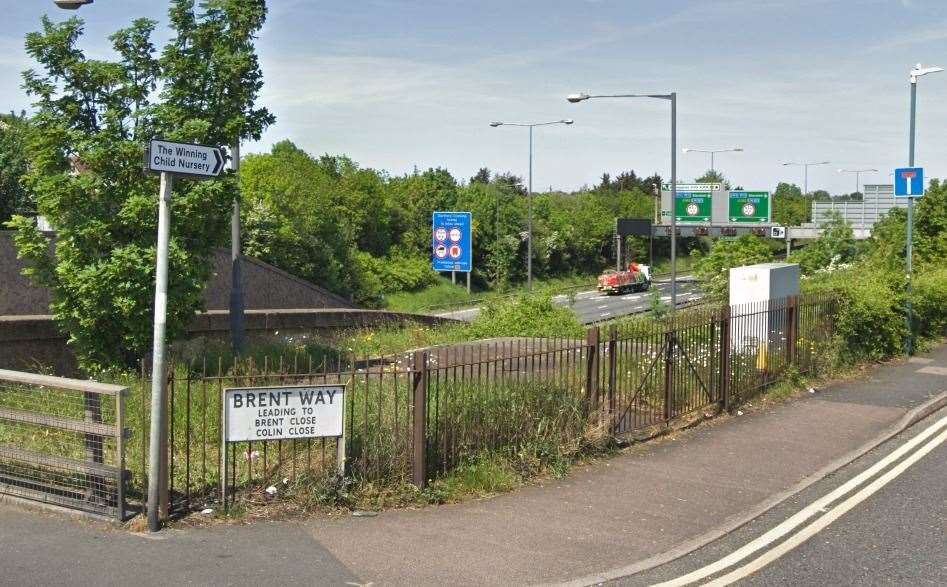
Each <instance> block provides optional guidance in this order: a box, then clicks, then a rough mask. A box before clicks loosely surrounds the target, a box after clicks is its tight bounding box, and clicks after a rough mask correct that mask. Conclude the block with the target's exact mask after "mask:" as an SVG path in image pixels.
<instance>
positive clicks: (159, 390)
mask: <svg viewBox="0 0 947 587" xmlns="http://www.w3.org/2000/svg"><path fill="white" fill-rule="evenodd" d="M222 168H223V155H222V153H221V151H220V149H219V148H217V147H209V146H206V145H192V144H189V143H172V142H169V141H162V140H157V139H156V140H153V141H151V144H150V145H149V148H148V149H147V151H146V153H145V171H146V172H149V173H160V174H161V187H160V190H159V192H158V243H157V255H156V257H157V258H156V262H155V317H154V340H153V345H152V351H151V355H152V364H151V429H150V443H151V444H150V447H149V452H148V529H149V530H151V531H152V532H157V531H158V530H159V529H161V515H160V511H159V504H160V503H161V501H162V500H161V495H162V493H163V491H162V487H163V486H164V482H165V479H166V476H167V470H166V469H167V465H166V464H165V463H166V457H167V447H166V446H165V445H166V443H165V442H164V440H165V436H164V431H165V430H166V429H167V421H168V415H167V411H166V408H165V406H166V403H167V402H166V398H167V387H166V383H167V378H166V376H165V356H164V351H165V340H164V339H165V330H166V325H167V316H168V248H169V245H170V241H171V188H172V185H173V178H174V177H175V176H179V177H191V178H197V179H210V178H213V177H217V176H218V175H220V172H221V170H222Z"/></svg>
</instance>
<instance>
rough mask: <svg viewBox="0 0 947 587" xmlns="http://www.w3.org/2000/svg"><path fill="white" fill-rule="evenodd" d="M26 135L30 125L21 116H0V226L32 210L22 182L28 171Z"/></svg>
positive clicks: (22, 114)
mask: <svg viewBox="0 0 947 587" xmlns="http://www.w3.org/2000/svg"><path fill="white" fill-rule="evenodd" d="M29 131H30V121H29V119H28V118H27V117H26V114H25V113H20V114H19V115H17V114H13V113H10V114H0V224H2V223H3V222H6V221H7V220H9V219H10V216H12V215H13V214H22V213H24V212H26V211H28V209H30V208H32V207H33V203H32V202H31V199H30V196H29V192H28V191H27V190H26V188H25V187H24V186H23V181H22V179H23V177H24V176H25V175H26V173H27V171H28V170H29V168H28V163H27V158H26V143H27V140H28V137H29Z"/></svg>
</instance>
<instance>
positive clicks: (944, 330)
mask: <svg viewBox="0 0 947 587" xmlns="http://www.w3.org/2000/svg"><path fill="white" fill-rule="evenodd" d="M916 276H917V277H916V278H915V280H914V292H913V295H912V296H911V303H912V305H913V309H914V313H915V316H916V323H915V326H914V328H915V332H916V333H917V334H918V336H921V337H938V336H944V335H945V334H947V269H942V268H941V269H929V270H925V269H921V270H920V271H918V272H917V273H916Z"/></svg>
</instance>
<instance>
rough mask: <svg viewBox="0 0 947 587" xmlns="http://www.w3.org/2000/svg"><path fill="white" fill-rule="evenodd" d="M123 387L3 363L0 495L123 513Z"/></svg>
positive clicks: (0, 382) (119, 515)
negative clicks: (11, 367)
mask: <svg viewBox="0 0 947 587" xmlns="http://www.w3.org/2000/svg"><path fill="white" fill-rule="evenodd" d="M127 393H128V388H126V387H121V386H118V385H107V384H103V383H96V382H93V381H83V380H78V379H66V378H62V377H50V376H47V375H36V374H33V373H21V372H18V371H7V370H2V369H0V495H4V494H5V495H10V496H13V497H16V498H21V499H27V500H31V501H35V502H39V503H42V504H47V505H53V506H59V507H64V508H68V509H72V510H77V511H81V512H85V513H90V514H95V515H99V516H105V517H109V518H114V519H116V520H119V521H123V520H124V519H125V515H126V512H127V508H126V495H125V489H126V482H127V480H128V479H127V478H128V472H127V471H125V441H126V434H127V431H126V430H125V427H124V416H125V406H124V402H125V396H126V395H127Z"/></svg>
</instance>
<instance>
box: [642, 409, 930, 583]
mask: <svg viewBox="0 0 947 587" xmlns="http://www.w3.org/2000/svg"><path fill="white" fill-rule="evenodd" d="M945 426H947V416H944V417H943V418H941V419H940V420H938V421H937V422H935V423H934V424H932V425H931V426H930V427H928V428H927V429H926V430H924V431H923V432H921V433H920V434H918V435H917V436H915V437H914V438H912V439H911V440H909V441H908V442H906V443H904V444H903V445H901V446H900V447H899V448H898V449H897V450H895V451H894V452H892V453H891V454H889V455H888V456H886V457H885V458H883V459H881V460H880V461H878V462H877V463H875V464H874V465H872V466H871V467H870V468H868V469H866V470H865V471H862V472H861V473H859V474H858V475H856V476H855V477H853V478H851V479H850V480H849V481H848V482H847V483H845V484H843V485H841V486H839V487H838V488H836V489H835V490H833V491H832V492H830V493H829V494H827V495H825V496H824V497H822V498H820V499H817V500H816V501H814V502H812V503H811V504H810V505H808V506H806V507H805V508H803V509H802V510H800V511H798V512H797V513H795V514H794V515H792V516H791V517H789V518H787V519H786V520H785V521H784V522H782V523H781V524H779V525H778V526H776V527H775V528H773V529H772V530H769V531H768V532H766V533H765V534H763V535H762V536H760V537H759V538H757V539H755V540H753V541H751V542H748V543H747V544H745V545H744V546H743V547H741V548H739V549H737V550H735V551H733V552H732V553H730V554H728V555H727V556H725V557H723V558H722V559H720V560H718V561H716V562H713V563H710V564H709V565H706V566H704V567H701V568H699V569H697V570H695V571H692V572H690V573H688V574H686V575H682V576H680V577H677V578H675V579H671V580H670V581H666V582H664V583H660V584H658V585H657V586H656V587H678V586H681V585H690V584H691V583H694V582H696V581H699V580H701V579H704V578H706V577H709V576H711V575H715V574H717V573H719V572H720V571H722V570H724V569H727V568H729V567H732V566H733V565H735V564H737V563H738V562H740V561H741V560H743V559H745V558H746V557H748V556H750V555H751V554H753V553H754V552H756V551H758V550H761V549H763V548H765V547H767V546H769V545H770V544H772V543H773V542H775V541H777V540H779V539H781V538H782V537H783V536H785V535H786V534H789V533H790V532H791V531H793V530H794V529H795V528H796V527H798V526H800V525H802V524H803V523H804V522H805V521H806V520H808V519H809V518H811V517H812V516H814V515H816V514H818V513H820V512H822V511H824V510H825V509H826V508H827V507H828V506H829V505H830V504H832V503H833V502H835V501H837V500H839V499H841V498H842V497H843V496H845V495H847V494H848V493H850V492H852V491H854V490H855V489H856V488H858V487H859V486H860V485H862V484H863V483H865V482H866V481H867V480H869V479H871V478H872V477H874V476H875V475H877V474H878V473H880V472H881V471H882V470H884V469H886V468H887V467H888V466H889V465H891V463H893V462H895V461H897V460H898V459H900V458H901V457H903V456H904V455H905V454H907V453H908V452H910V451H911V450H913V449H914V448H915V447H916V446H918V445H919V444H921V443H922V442H924V441H925V440H927V439H928V438H930V437H931V436H933V435H934V434H936V433H937V431H938V430H940V429H941V428H943V427H945Z"/></svg>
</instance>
